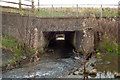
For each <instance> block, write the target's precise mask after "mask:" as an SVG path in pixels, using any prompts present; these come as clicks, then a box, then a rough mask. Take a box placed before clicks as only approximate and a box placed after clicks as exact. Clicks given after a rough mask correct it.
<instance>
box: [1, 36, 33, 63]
mask: <svg viewBox="0 0 120 80" xmlns="http://www.w3.org/2000/svg"><path fill="white" fill-rule="evenodd" d="M2 48H3V49H5V50H8V51H11V52H12V53H13V56H14V57H15V59H14V60H13V59H12V60H11V61H10V63H13V62H15V61H19V60H20V59H24V58H25V57H29V56H31V55H32V53H33V52H34V48H31V47H29V46H28V45H26V44H24V43H22V42H21V41H19V40H18V39H16V38H14V37H10V36H8V35H2ZM8 55H9V54H8Z"/></svg>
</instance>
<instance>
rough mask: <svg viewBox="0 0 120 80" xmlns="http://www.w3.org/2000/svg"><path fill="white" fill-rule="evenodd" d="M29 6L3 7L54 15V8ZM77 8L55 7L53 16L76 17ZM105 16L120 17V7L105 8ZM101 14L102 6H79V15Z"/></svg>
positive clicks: (23, 13)
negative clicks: (19, 7) (18, 7)
mask: <svg viewBox="0 0 120 80" xmlns="http://www.w3.org/2000/svg"><path fill="white" fill-rule="evenodd" d="M28 9H29V8H24V10H18V9H6V8H5V9H2V10H3V12H13V13H19V14H21V15H30V16H37V17H52V8H40V10H39V11H38V9H37V8H35V9H34V11H33V10H31V9H29V10H28ZM76 12H77V9H76V8H75V7H62V8H60V7H54V8H53V17H76V16H77V13H76ZM102 15H103V17H118V16H119V14H118V9H117V8H103V13H102ZM100 16H101V8H86V7H84V8H83V7H79V8H78V17H100Z"/></svg>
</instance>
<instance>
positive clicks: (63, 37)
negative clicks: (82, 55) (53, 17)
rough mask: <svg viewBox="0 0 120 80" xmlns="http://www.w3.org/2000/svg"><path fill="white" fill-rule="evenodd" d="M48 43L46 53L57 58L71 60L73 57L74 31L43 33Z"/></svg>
mask: <svg viewBox="0 0 120 80" xmlns="http://www.w3.org/2000/svg"><path fill="white" fill-rule="evenodd" d="M43 35H44V40H45V42H46V45H45V49H44V50H45V51H46V52H48V53H52V55H53V56H52V57H55V58H69V57H71V56H72V55H73V52H72V50H73V49H74V38H75V32H74V31H52V32H43Z"/></svg>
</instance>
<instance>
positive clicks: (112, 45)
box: [98, 33, 120, 54]
mask: <svg viewBox="0 0 120 80" xmlns="http://www.w3.org/2000/svg"><path fill="white" fill-rule="evenodd" d="M119 48H120V45H118V44H117V43H116V41H112V40H111V39H110V38H109V37H108V36H107V34H106V33H105V35H104V36H103V39H102V41H101V42H100V43H99V45H98V49H100V50H101V51H102V52H106V53H116V54H120V50H119Z"/></svg>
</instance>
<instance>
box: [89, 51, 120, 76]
mask: <svg viewBox="0 0 120 80" xmlns="http://www.w3.org/2000/svg"><path fill="white" fill-rule="evenodd" d="M118 58H120V56H118V55H116V54H112V53H111V54H104V56H101V58H100V59H96V62H95V69H97V71H98V73H97V75H96V76H95V77H94V78H114V74H115V72H118ZM90 78H91V77H90Z"/></svg>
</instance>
